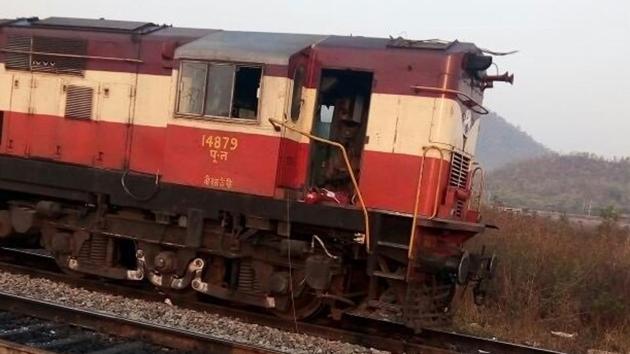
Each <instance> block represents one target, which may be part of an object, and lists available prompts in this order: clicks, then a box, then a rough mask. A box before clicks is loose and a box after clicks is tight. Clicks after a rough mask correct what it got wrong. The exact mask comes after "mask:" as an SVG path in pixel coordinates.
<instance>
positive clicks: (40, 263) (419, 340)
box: [0, 248, 559, 353]
mask: <svg viewBox="0 0 630 354" xmlns="http://www.w3.org/2000/svg"><path fill="white" fill-rule="evenodd" d="M53 264H54V261H53V260H52V259H51V258H49V257H47V256H46V255H45V254H42V253H39V252H33V251H30V250H17V249H6V248H2V249H0V269H5V270H7V271H10V272H19V273H26V274H28V275H32V276H38V277H43V278H47V279H50V280H53V281H59V282H63V283H67V284H70V285H72V286H77V287H81V288H85V289H88V290H95V291H102V292H106V293H109V294H118V295H123V296H125V297H129V298H137V299H143V300H149V301H164V300H165V295H164V294H160V293H159V292H157V291H155V289H153V288H151V287H149V286H148V285H147V286H146V287H138V286H137V285H136V286H129V285H126V284H122V283H112V282H103V281H102V280H95V279H89V278H76V277H71V276H69V275H66V274H63V273H61V272H60V271H57V270H56V268H55V267H54V266H53ZM2 296H8V295H7V294H2ZM0 300H1V301H0V302H2V304H1V305H0V308H5V305H4V299H0ZM25 300H27V299H25ZM20 301H21V300H20ZM174 302H176V304H177V305H178V306H180V307H185V308H190V309H194V310H199V311H205V312H209V313H215V314H218V315H222V316H229V317H235V318H238V319H241V320H243V321H245V322H252V323H257V324H260V325H265V326H270V327H275V328H279V329H283V330H287V331H295V330H296V329H297V331H298V332H300V333H305V334H309V335H314V336H319V337H324V338H327V339H331V340H339V341H343V342H348V343H353V344H358V345H362V346H365V347H372V348H376V349H380V350H386V351H391V352H394V353H559V352H556V351H551V350H546V349H541V348H535V347H531V346H526V345H520V344H515V343H508V342H503V341H498V340H494V339H488V338H482V337H477V336H471V335H466V334H461V333H455V332H450V331H447V330H439V329H426V330H424V331H423V332H422V333H421V334H414V333H412V332H411V331H410V330H409V329H407V328H405V327H402V326H399V325H397V324H394V323H386V322H382V321H371V320H366V319H364V318H361V319H357V318H352V317H347V318H345V319H344V320H343V321H341V322H332V321H329V320H326V319H320V320H318V321H316V322H314V323H305V322H297V323H294V322H290V321H286V320H282V319H279V318H277V317H275V316H272V315H267V314H261V313H259V312H255V311H250V310H249V309H247V308H234V307H230V306H224V305H222V304H216V303H213V304H210V303H207V302H200V301H193V300H190V299H179V300H174ZM43 304H44V303H42V302H40V306H44V305H43ZM28 307H29V306H26V307H25V308H22V311H23V312H28V311H27V308H28ZM59 311H62V312H59V316H60V318H72V319H73V321H74V322H73V323H76V324H79V325H81V326H83V327H87V328H96V329H97V330H100V331H106V329H107V326H104V327H98V326H96V325H97V324H98V321H94V322H92V323H90V322H89V321H88V322H87V323H81V318H82V317H84V316H83V315H81V314H85V317H89V316H90V313H89V312H87V311H81V310H78V311H77V312H73V311H72V309H69V310H68V312H67V313H68V314H69V313H73V314H76V315H73V317H69V316H68V315H63V316H62V315H61V314H62V313H64V312H63V311H64V310H62V309H59ZM95 316H96V315H95ZM108 320H111V321H121V322H120V323H128V325H129V326H136V327H133V328H141V329H140V330H139V331H138V332H134V331H133V330H129V331H126V332H125V333H128V334H131V337H138V336H140V337H143V336H148V337H149V338H152V337H151V334H145V332H144V330H142V328H144V329H145V330H151V331H155V332H153V333H155V336H156V340H157V342H156V343H157V344H160V345H170V346H173V343H178V345H177V348H179V349H182V348H186V349H190V350H191V351H194V352H198V351H199V352H212V353H222V352H238V353H261V352H262V353H268V352H273V351H269V350H263V349H261V348H249V349H248V348H238V350H236V351H235V350H234V347H232V349H230V347H229V346H230V345H234V343H226V342H221V341H216V339H215V341H216V342H213V339H212V338H210V337H207V336H198V335H196V334H194V333H192V332H187V331H181V330H174V329H168V328H163V327H159V326H158V327H152V326H151V325H149V324H147V323H142V322H135V321H129V320H125V319H121V318H115V317H111V316H110V318H109V319H108ZM125 321H127V322H125ZM138 326H140V327H138ZM116 328H118V325H112V326H111V328H110V329H116ZM160 331H163V333H166V334H168V335H164V336H161V335H160V333H161V332H160ZM113 334H116V333H113ZM128 337H129V336H128ZM164 338H167V339H166V340H165V341H164V343H162V342H161V340H162V339H164ZM169 338H170V339H169ZM180 341H182V343H188V344H181V345H179V342H180ZM215 346H219V347H217V348H222V349H221V350H218V349H215ZM248 350H249V351H248ZM256 350H259V351H256ZM261 350H262V351H261Z"/></svg>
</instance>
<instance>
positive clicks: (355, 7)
mask: <svg viewBox="0 0 630 354" xmlns="http://www.w3.org/2000/svg"><path fill="white" fill-rule="evenodd" d="M3 2H4V3H3V4H2V6H1V7H0V17H4V18H14V17H25V16H28V17H30V16H39V17H40V18H45V17H48V16H65V17H88V18H99V17H104V18H108V19H120V20H139V21H147V22H154V23H159V24H172V25H174V26H185V27H202V28H222V29H230V30H249V31H267V32H297V33H320V34H340V35H350V34H352V35H362V36H379V37H387V36H390V35H391V36H403V37H406V38H411V39H428V38H440V39H446V40H454V39H457V40H460V41H470V42H474V43H476V44H477V45H478V46H479V47H482V48H486V49H491V50H495V51H511V50H518V51H519V52H518V53H517V54H514V55H511V56H506V57H498V58H495V63H497V64H498V66H499V70H500V71H501V72H503V71H505V70H508V71H510V72H513V73H514V74H515V82H514V86H510V85H507V84H501V83H497V84H496V85H495V88H494V89H492V90H488V91H486V97H485V101H484V102H485V103H484V105H485V106H486V107H488V108H489V109H491V110H493V111H495V112H497V113H499V114H500V115H501V116H503V117H504V118H506V119H507V120H508V121H510V122H512V123H513V124H516V125H518V126H519V127H520V128H521V129H523V130H524V131H526V132H527V133H529V134H530V135H532V136H533V137H534V138H535V139H536V140H538V141H540V142H542V143H543V144H545V145H546V146H548V147H550V148H551V149H554V150H556V151H559V152H563V153H568V152H576V151H586V152H592V153H596V154H599V155H603V156H606V157H615V156H616V157H621V156H630V137H629V136H628V135H629V134H630V114H629V113H628V110H629V109H630V105H628V103H629V101H630V59H629V58H630V1H628V0H599V1H593V0H590V1H586V0H563V1H554V0H546V1H541V0H529V1H525V0H523V1H521V0H512V1H505V0H476V1H455V0H412V1H402V0H387V1H384V0H380V1H372V0H363V1H358V0H355V1H344V0H337V1H334V0H333V1H331V0H317V1H315V0H312V1H311V0H308V1H307V0H303V1H298V0H262V1H261V0H229V1H210V0H205V1H204V0H177V1H157V0H153V1H151V0H109V1H86V0H21V1H14V0H4V1H3Z"/></svg>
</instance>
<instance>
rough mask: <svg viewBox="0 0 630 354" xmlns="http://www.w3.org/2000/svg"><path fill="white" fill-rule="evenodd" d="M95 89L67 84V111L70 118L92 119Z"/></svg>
mask: <svg viewBox="0 0 630 354" xmlns="http://www.w3.org/2000/svg"><path fill="white" fill-rule="evenodd" d="M93 98H94V89H93V88H91V87H86V86H77V85H68V86H66V113H65V116H66V117H68V118H77V119H91V118H92V100H93Z"/></svg>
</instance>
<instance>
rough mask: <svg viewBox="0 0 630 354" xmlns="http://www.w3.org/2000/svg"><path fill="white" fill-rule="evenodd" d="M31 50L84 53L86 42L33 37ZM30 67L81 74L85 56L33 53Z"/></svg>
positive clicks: (60, 72) (55, 52) (53, 52)
mask: <svg viewBox="0 0 630 354" xmlns="http://www.w3.org/2000/svg"><path fill="white" fill-rule="evenodd" d="M33 52H39V53H51V54H69V55H86V54H87V42H86V41H84V40H77V39H66V38H52V37H33ZM31 69H32V70H33V71H39V72H51V73H57V74H68V75H83V71H84V70H85V58H77V57H64V56H57V55H45V54H33V58H32V60H31Z"/></svg>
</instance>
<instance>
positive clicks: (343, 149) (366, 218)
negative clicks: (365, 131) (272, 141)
mask: <svg viewBox="0 0 630 354" xmlns="http://www.w3.org/2000/svg"><path fill="white" fill-rule="evenodd" d="M269 122H270V123H271V125H273V127H274V129H276V130H278V131H279V130H280V127H284V128H286V129H289V130H291V131H294V132H296V133H298V134H301V135H303V136H305V137H307V138H309V139H311V140H315V141H317V142H320V143H324V144H328V145H331V146H335V147H337V148H338V149H339V150H341V154H342V155H343V160H344V162H345V164H346V168H348V174H349V175H350V179H351V180H352V185H353V186H354V190H355V191H356V193H357V197H359V203H361V209H362V210H363V219H364V220H363V221H364V222H365V246H366V248H367V251H368V253H370V252H371V247H370V219H369V215H368V211H367V208H366V207H365V202H363V196H362V195H361V190H360V189H359V184H358V183H357V179H356V177H355V176H354V171H353V170H352V165H351V164H350V159H349V158H348V152H347V151H346V147H345V146H343V145H342V144H340V143H338V142H336V141H332V140H328V139H324V138H320V137H318V136H315V135H313V134H310V133H307V132H305V131H302V130H300V129H298V128H295V127H292V126H290V125H288V124H287V123H286V122H283V121H280V120H277V119H274V118H269Z"/></svg>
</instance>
